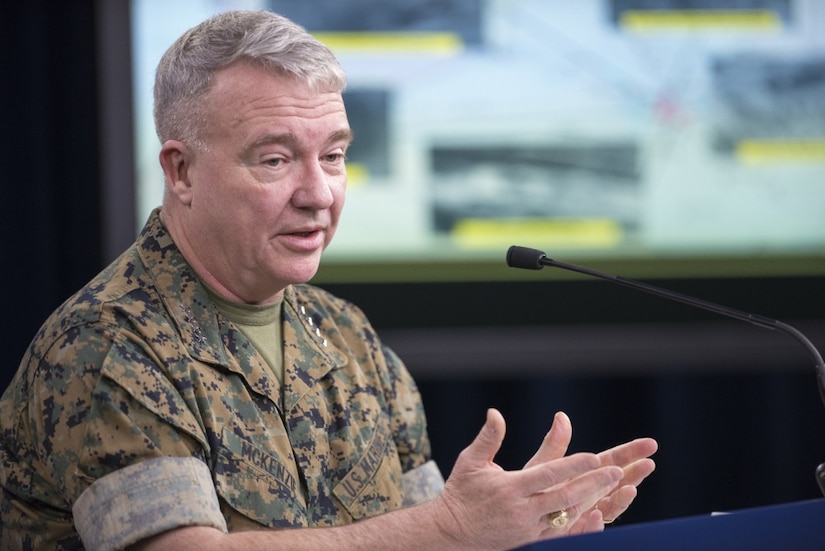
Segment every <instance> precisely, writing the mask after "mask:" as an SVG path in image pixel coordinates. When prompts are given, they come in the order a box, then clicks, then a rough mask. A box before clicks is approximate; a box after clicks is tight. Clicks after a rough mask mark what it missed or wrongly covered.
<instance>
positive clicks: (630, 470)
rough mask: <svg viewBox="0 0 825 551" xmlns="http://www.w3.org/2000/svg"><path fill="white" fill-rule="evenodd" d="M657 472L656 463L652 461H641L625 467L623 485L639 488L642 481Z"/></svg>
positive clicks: (646, 459)
mask: <svg viewBox="0 0 825 551" xmlns="http://www.w3.org/2000/svg"><path fill="white" fill-rule="evenodd" d="M655 470H656V463H655V462H654V461H653V460H652V459H648V458H645V459H640V460H638V461H636V462H634V463H631V464H630V465H627V466H626V467H624V477H623V478H622V485H626V484H630V485H632V486H638V485H639V484H641V483H642V481H643V480H644V479H645V478H647V477H648V476H650V474H651V473H652V472H653V471H655Z"/></svg>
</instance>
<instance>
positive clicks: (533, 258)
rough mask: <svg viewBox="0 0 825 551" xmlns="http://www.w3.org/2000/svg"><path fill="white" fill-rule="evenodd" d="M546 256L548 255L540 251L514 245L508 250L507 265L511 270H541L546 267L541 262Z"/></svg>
mask: <svg viewBox="0 0 825 551" xmlns="http://www.w3.org/2000/svg"><path fill="white" fill-rule="evenodd" d="M545 256H546V255H545V254H544V253H543V252H541V251H539V250H536V249H530V248H527V247H519V246H518V245H513V246H511V247H510V248H509V249H507V265H508V266H510V267H511V268H524V269H525V270H541V269H542V268H543V267H544V265H543V264H542V263H541V261H542V260H543V259H544V258H545Z"/></svg>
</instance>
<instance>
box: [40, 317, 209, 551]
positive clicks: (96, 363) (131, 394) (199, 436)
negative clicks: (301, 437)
mask: <svg viewBox="0 0 825 551" xmlns="http://www.w3.org/2000/svg"><path fill="white" fill-rule="evenodd" d="M34 373H35V374H34V376H33V377H32V381H31V386H30V399H29V401H28V405H27V421H28V422H27V423H26V426H27V434H26V436H25V440H26V441H27V442H29V443H30V444H31V445H33V446H34V448H35V455H36V457H37V458H38V459H37V461H36V463H35V464H34V465H33V466H32V467H31V468H32V470H33V471H34V477H33V478H34V480H35V481H36V482H37V483H38V484H42V488H39V489H37V492H43V493H44V494H45V495H48V496H51V500H52V501H53V503H55V504H56V505H60V506H61V507H63V508H65V509H72V508H73V507H74V506H76V507H77V509H76V510H75V511H74V513H75V514H78V513H79V514H80V515H81V517H80V518H79V519H74V520H75V524H76V527H77V528H78V530H80V525H81V524H83V525H84V526H86V527H87V528H86V534H85V535H84V534H83V533H82V532H81V535H82V536H83V537H84V538H85V537H91V538H92V540H91V541H98V539H96V538H98V537H105V538H107V539H106V541H114V539H117V540H118V541H131V542H134V541H138V540H137V539H135V538H137V537H138V536H139V537H146V536H150V535H153V534H156V533H159V532H160V531H163V530H167V529H169V528H173V527H175V526H183V525H190V524H201V523H203V524H207V525H215V522H216V521H215V519H217V517H218V516H221V515H220V508H219V505H218V504H217V500H216V499H211V498H210V496H209V495H207V493H208V492H207V491H206V490H207V489H206V488H205V486H206V485H207V482H208V483H209V484H210V485H211V478H210V477H209V476H208V474H207V475H206V476H204V473H203V472H202V471H203V469H206V470H207V473H208V468H207V467H206V464H205V462H204V459H205V458H204V451H203V450H204V445H203V441H204V439H205V436H204V435H203V431H202V430H201V428H200V426H199V424H198V422H197V419H196V418H195V416H194V414H193V412H192V411H191V410H190V409H189V408H188V407H187V404H186V401H185V400H184V398H183V397H182V395H181V392H180V389H177V388H175V386H174V385H173V383H172V382H171V381H170V380H169V378H168V377H166V376H164V374H163V371H162V369H161V366H160V365H159V364H158V362H157V361H156V359H155V358H154V357H153V356H152V354H151V352H150V351H149V350H148V349H147V348H146V347H145V345H144V344H143V343H142V342H141V341H140V340H139V339H137V338H134V337H133V336H132V335H130V334H129V333H128V332H126V331H123V330H122V329H121V330H114V329H113V330H109V329H106V328H105V327H104V328H100V327H89V326H85V327H80V328H75V329H72V330H70V331H68V332H66V333H65V334H63V335H61V336H60V337H59V338H58V339H56V340H55V342H54V344H53V345H52V346H51V347H50V348H49V350H48V352H47V353H46V354H45V355H44V357H43V358H42V359H40V361H39V366H38V367H37V369H36V371H35V372H34ZM169 457H171V458H174V457H177V458H183V459H185V460H186V461H185V465H186V469H185V471H182V470H181V468H180V466H179V465H178V467H176V464H175V463H174V461H172V462H170V461H169V460H166V459H165V460H163V461H153V460H156V459H157V458H169ZM196 464H199V465H196ZM136 473H138V474H139V476H136ZM121 483H123V484H126V486H124V487H123V488H118V484H121ZM161 489H162V490H163V492H161V491H160V490H161ZM118 492H123V496H128V497H129V498H134V501H133V502H130V505H129V507H128V510H129V512H130V515H131V517H130V518H141V519H144V520H145V519H146V518H150V517H152V516H157V515H158V514H159V512H160V511H161V510H162V509H163V508H164V507H167V506H168V505H169V503H170V500H171V499H173V494H178V495H179V496H181V497H182V498H185V499H189V498H193V499H194V498H197V499H195V501H193V503H197V505H196V506H195V508H197V509H198V510H199V513H198V515H194V514H183V515H182V516H174V515H173V516H168V517H167V518H165V519H163V523H162V524H157V523H156V524H152V523H149V524H145V525H142V526H139V525H138V523H134V522H125V521H122V519H121V521H118V522H120V524H118V525H117V526H114V525H113V521H111V519H116V518H117V517H116V515H117V510H118V509H117V507H118V506H119V505H122V504H123V502H122V501H119V500H114V501H113V499H114V498H115V497H117V495H118ZM152 492H154V494H152ZM35 493H36V492H35ZM212 493H214V489H212ZM151 497H157V498H159V499H160V501H159V502H158V503H157V504H153V503H152V499H150V498H151ZM158 507H160V509H158ZM107 519H110V520H107ZM196 519H200V520H196ZM69 520H72V519H71V518H69ZM78 520H79V521H80V522H78ZM115 524H117V523H115ZM89 527H91V528H89ZM98 527H100V529H101V530H102V531H101V532H100V533H98V532H97V529H98ZM90 530H91V531H90ZM130 530H133V531H131V532H130ZM153 530H155V531H154V532H153ZM90 534H91V535H90ZM112 538H114V539H112ZM84 545H86V546H87V547H88V548H93V549H94V548H98V547H97V545H92V544H90V543H88V542H85V539H84Z"/></svg>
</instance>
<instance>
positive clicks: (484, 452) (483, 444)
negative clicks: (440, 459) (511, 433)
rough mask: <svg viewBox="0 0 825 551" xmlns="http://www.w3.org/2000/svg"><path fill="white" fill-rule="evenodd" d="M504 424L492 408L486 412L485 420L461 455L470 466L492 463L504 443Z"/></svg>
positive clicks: (502, 419) (500, 416)
mask: <svg viewBox="0 0 825 551" xmlns="http://www.w3.org/2000/svg"><path fill="white" fill-rule="evenodd" d="M505 431H506V424H505V422H504V417H503V416H502V415H501V413H500V412H499V411H498V410H496V409H493V408H490V409H488V410H487V418H486V420H485V422H484V425H483V426H482V427H481V430H480V431H479V433H478V434H477V435H476V437H475V439H474V440H473V442H472V443H471V444H470V445H469V446H467V447H466V448H465V449H464V450H463V451H462V452H461V455H462V456H464V457H465V458H466V459H469V460H470V463H471V464H482V463H484V464H486V463H490V462H492V461H493V459H494V458H495V456H496V454H497V453H498V450H499V449H501V444H502V442H504V433H505Z"/></svg>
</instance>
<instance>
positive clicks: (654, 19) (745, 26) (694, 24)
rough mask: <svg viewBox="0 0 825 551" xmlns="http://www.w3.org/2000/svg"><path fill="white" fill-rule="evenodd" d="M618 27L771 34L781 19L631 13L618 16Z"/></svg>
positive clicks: (759, 13)
mask: <svg viewBox="0 0 825 551" xmlns="http://www.w3.org/2000/svg"><path fill="white" fill-rule="evenodd" d="M619 22H620V24H621V26H622V27H624V28H625V29H627V30H630V31H637V32H645V31H658V30H692V31H696V30H754V31H775V30H778V29H781V28H782V19H781V18H780V17H779V16H778V15H777V14H776V13H775V12H772V11H770V10H674V11H670V10H631V11H626V12H624V13H622V15H621V18H620V20H619Z"/></svg>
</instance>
